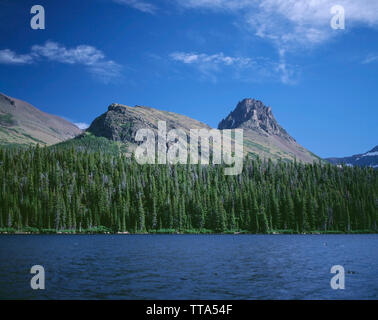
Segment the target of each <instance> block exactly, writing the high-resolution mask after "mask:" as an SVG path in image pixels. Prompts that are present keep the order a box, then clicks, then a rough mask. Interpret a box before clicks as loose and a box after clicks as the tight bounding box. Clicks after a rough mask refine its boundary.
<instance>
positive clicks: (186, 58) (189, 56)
mask: <svg viewBox="0 0 378 320" xmlns="http://www.w3.org/2000/svg"><path fill="white" fill-rule="evenodd" d="M171 58H172V59H173V60H176V61H180V62H183V63H185V64H214V65H219V64H220V65H226V66H230V65H247V64H248V63H250V62H251V59H249V58H235V57H229V56H225V55H224V54H223V53H222V52H221V53H217V54H213V55H207V54H205V53H201V54H197V53H185V52H174V53H172V54H171Z"/></svg>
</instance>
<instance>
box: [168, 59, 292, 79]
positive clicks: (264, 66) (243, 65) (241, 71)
mask: <svg viewBox="0 0 378 320" xmlns="http://www.w3.org/2000/svg"><path fill="white" fill-rule="evenodd" d="M170 58H171V59H172V60H173V61H175V62H179V63H182V64H184V65H188V66H191V67H192V68H194V69H196V70H197V71H198V72H200V74H201V76H202V78H204V79H210V80H211V81H213V82H216V81H218V78H219V76H220V75H221V74H222V72H227V77H228V78H229V77H234V78H237V79H239V80H241V81H249V82H250V81H253V82H259V81H261V80H266V79H277V80H278V81H281V82H282V83H285V84H293V83H295V78H296V75H297V73H296V70H295V68H294V67H293V66H291V65H289V64H287V63H286V62H285V60H284V58H282V59H281V60H280V62H279V63H275V62H273V61H271V60H270V59H267V58H261V57H260V58H254V59H251V58H247V57H232V56H227V55H225V54H224V53H222V52H221V53H216V54H205V53H193V52H189V53H187V52H174V53H172V54H171V55H170Z"/></svg>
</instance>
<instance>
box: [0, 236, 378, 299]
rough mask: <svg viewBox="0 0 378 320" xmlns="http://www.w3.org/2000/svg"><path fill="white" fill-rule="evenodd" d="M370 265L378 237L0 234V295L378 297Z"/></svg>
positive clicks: (376, 260)
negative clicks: (37, 271) (38, 276)
mask: <svg viewBox="0 0 378 320" xmlns="http://www.w3.org/2000/svg"><path fill="white" fill-rule="evenodd" d="M33 265H42V266H43V267H44V268H45V272H46V289H45V290H32V289H31V287H30V279H31V278H32V276H33V275H31V274H30V268H31V267H32V266H33ZM333 265H342V266H344V268H345V271H346V275H345V277H346V280H345V286H346V288H345V290H332V289H331V287H330V280H331V278H332V277H333V276H334V275H333V274H331V273H330V269H331V267H332V266H333ZM377 270H378V235H235V236H234V235H88V236H87V235H72V236H68V235H67V236H64V235H30V236H27V235H25V236H24V235H2V236H0V298H2V299H46V298H48V299H193V300H195V299H377V298H378V277H377Z"/></svg>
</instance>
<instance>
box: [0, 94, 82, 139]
mask: <svg viewBox="0 0 378 320" xmlns="http://www.w3.org/2000/svg"><path fill="white" fill-rule="evenodd" d="M81 132H82V131H81V130H80V129H79V128H78V127H76V126H75V125H74V124H72V123H70V122H69V121H67V120H64V119H62V118H60V117H58V116H55V115H50V114H48V113H45V112H43V111H41V110H38V109H37V108H35V107H33V106H32V105H30V104H29V103H27V102H24V101H21V100H19V99H15V98H11V97H9V96H6V95H5V94H2V93H0V145H9V144H19V145H29V144H37V143H39V144H40V145H52V144H56V143H59V142H62V141H65V140H68V139H71V138H73V137H75V136H77V135H79V134H80V133H81Z"/></svg>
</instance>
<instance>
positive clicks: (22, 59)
mask: <svg viewBox="0 0 378 320" xmlns="http://www.w3.org/2000/svg"><path fill="white" fill-rule="evenodd" d="M32 62H33V57H32V56H31V55H30V54H17V53H15V52H14V51H12V50H9V49H4V50H0V64H27V63H32Z"/></svg>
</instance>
